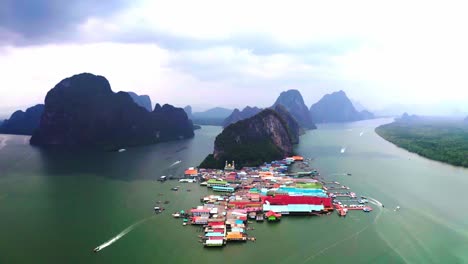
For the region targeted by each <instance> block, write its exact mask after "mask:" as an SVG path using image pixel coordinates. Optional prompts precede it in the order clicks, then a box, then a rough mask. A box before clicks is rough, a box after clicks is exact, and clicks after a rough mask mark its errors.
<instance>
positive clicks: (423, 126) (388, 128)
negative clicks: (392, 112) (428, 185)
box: [375, 120, 468, 167]
mask: <svg viewBox="0 0 468 264" xmlns="http://www.w3.org/2000/svg"><path fill="white" fill-rule="evenodd" d="M375 131H376V132H377V134H379V135H380V136H381V137H383V138H384V139H386V140H388V141H390V142H392V143H393V144H395V145H397V146H399V147H401V148H404V149H406V150H408V151H410V152H414V153H416V154H419V155H421V156H423V157H426V158H429V159H433V160H438V161H442V162H445V163H449V164H452V165H455V166H463V167H468V126H467V125H466V124H463V123H461V122H453V121H452V122H449V121H428V120H424V121H413V122H404V121H400V122H393V123H391V124H386V125H382V126H379V127H377V128H376V129H375Z"/></svg>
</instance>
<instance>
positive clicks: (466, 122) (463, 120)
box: [463, 116, 468, 124]
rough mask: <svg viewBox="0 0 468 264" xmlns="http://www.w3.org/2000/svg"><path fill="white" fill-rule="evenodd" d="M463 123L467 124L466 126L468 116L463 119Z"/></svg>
mask: <svg viewBox="0 0 468 264" xmlns="http://www.w3.org/2000/svg"><path fill="white" fill-rule="evenodd" d="M463 121H465V123H467V124H468V116H467V117H465V119H464V120H463Z"/></svg>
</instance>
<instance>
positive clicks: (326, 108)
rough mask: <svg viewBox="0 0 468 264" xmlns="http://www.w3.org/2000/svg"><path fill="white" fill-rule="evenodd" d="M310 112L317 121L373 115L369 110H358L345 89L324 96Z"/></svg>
mask: <svg viewBox="0 0 468 264" xmlns="http://www.w3.org/2000/svg"><path fill="white" fill-rule="evenodd" d="M310 114H311V116H312V119H313V120H314V121H315V122H317V123H329V122H352V121H358V120H363V119H368V118H372V117H373V114H372V113H370V112H368V111H363V112H362V113H360V112H358V111H357V110H356V109H355V108H354V106H353V104H352V103H351V101H350V100H349V99H348V97H347V96H346V93H345V92H343V91H338V92H334V93H331V94H327V95H325V96H324V97H322V99H320V101H318V102H317V103H315V104H313V105H312V106H311V107H310Z"/></svg>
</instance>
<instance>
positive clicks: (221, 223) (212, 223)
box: [208, 222, 224, 226]
mask: <svg viewBox="0 0 468 264" xmlns="http://www.w3.org/2000/svg"><path fill="white" fill-rule="evenodd" d="M217 225H224V222H209V223H208V226H217Z"/></svg>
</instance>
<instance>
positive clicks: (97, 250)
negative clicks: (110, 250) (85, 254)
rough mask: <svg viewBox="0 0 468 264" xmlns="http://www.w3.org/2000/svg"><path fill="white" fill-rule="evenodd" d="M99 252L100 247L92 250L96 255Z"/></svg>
mask: <svg viewBox="0 0 468 264" xmlns="http://www.w3.org/2000/svg"><path fill="white" fill-rule="evenodd" d="M99 250H101V247H97V248H95V249H93V251H94V253H98V252H99Z"/></svg>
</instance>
